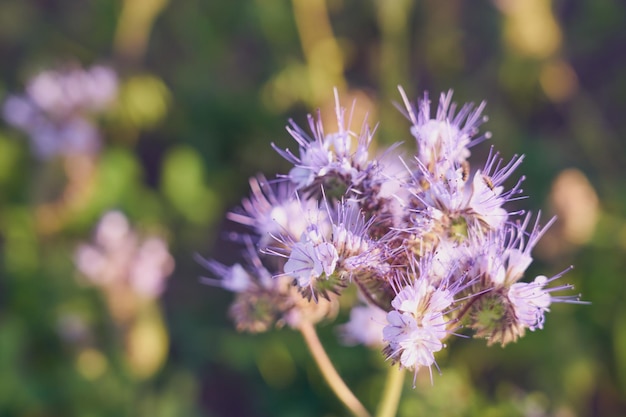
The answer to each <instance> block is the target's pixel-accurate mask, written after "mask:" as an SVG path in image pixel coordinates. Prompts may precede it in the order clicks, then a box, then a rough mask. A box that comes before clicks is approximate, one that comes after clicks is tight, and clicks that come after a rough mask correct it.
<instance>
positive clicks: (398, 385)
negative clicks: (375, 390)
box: [376, 366, 406, 417]
mask: <svg viewBox="0 0 626 417" xmlns="http://www.w3.org/2000/svg"><path fill="white" fill-rule="evenodd" d="M405 374H406V369H404V368H401V369H398V368H396V367H395V366H390V367H389V372H388V373H387V381H386V383H385V391H384V392H383V396H382V399H381V401H380V405H379V406H378V412H377V413H376V417H394V416H395V415H396V412H397V411H398V405H399V404H400V397H401V396H402V387H403V386H404V375H405Z"/></svg>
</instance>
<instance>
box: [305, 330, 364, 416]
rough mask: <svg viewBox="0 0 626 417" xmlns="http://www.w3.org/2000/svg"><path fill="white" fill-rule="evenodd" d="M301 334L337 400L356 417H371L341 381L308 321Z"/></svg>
mask: <svg viewBox="0 0 626 417" xmlns="http://www.w3.org/2000/svg"><path fill="white" fill-rule="evenodd" d="M299 329H300V333H302V336H303V337H304V341H305V342H306V344H307V346H308V347H309V350H310V351H311V355H313V359H315V362H316V363H317V366H318V368H319V369H320V372H321V373H322V375H323V376H324V379H326V382H327V383H328V385H329V386H330V388H331V389H332V390H333V391H334V392H335V395H337V398H339V400H341V402H343V403H344V405H345V406H346V407H347V408H348V409H349V410H350V411H351V412H352V414H353V415H354V416H355V417H371V415H370V413H369V412H368V411H367V410H366V409H365V407H364V406H363V404H361V402H360V401H359V400H358V398H356V396H355V395H354V394H353V393H352V391H350V388H348V386H347V385H346V383H345V382H344V381H343V379H341V377H340V376H339V374H338V373H337V370H336V369H335V367H334V366H333V364H332V362H331V361H330V358H329V357H328V355H327V354H326V350H324V347H323V346H322V343H321V342H320V339H319V337H318V336H317V332H316V331H315V327H314V326H313V325H312V324H311V323H309V322H306V321H303V322H302V323H301V324H300V328H299Z"/></svg>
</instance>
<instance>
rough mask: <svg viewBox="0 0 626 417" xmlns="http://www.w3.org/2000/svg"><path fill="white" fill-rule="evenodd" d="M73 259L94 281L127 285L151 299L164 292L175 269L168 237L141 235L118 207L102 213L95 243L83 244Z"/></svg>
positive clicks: (120, 286)
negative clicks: (166, 241) (167, 280)
mask: <svg viewBox="0 0 626 417" xmlns="http://www.w3.org/2000/svg"><path fill="white" fill-rule="evenodd" d="M74 259H75V263H76V267H77V268H78V270H79V271H80V272H81V274H82V275H84V276H85V277H86V278H87V279H88V280H89V281H90V282H91V283H93V284H94V285H96V286H99V287H103V288H116V289H124V291H130V292H132V293H134V294H136V295H138V296H140V297H144V298H149V299H154V298H157V297H159V296H160V295H161V294H162V293H163V291H164V290H165V284H166V279H167V277H168V276H169V275H170V274H171V273H172V272H173V270H174V258H173V257H172V255H170V253H169V251H168V248H167V244H166V243H165V241H164V240H163V239H162V238H160V237H156V236H151V237H147V238H141V237H140V236H139V235H138V234H137V233H136V232H135V231H134V230H132V229H131V227H130V224H129V222H128V219H127V218H126V216H124V215H123V214H122V213H121V212H119V211H111V212H108V213H106V214H105V215H104V216H103V217H102V219H101V220H100V222H99V223H98V226H97V227H96V231H95V235H94V240H93V243H84V244H81V245H80V246H79V247H78V248H77V250H76V253H75V256H74Z"/></svg>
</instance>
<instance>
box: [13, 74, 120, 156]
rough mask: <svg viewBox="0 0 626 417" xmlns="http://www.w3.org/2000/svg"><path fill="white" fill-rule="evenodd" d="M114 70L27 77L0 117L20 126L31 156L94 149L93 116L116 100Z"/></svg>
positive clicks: (97, 140)
mask: <svg viewBox="0 0 626 417" xmlns="http://www.w3.org/2000/svg"><path fill="white" fill-rule="evenodd" d="M117 91H118V79H117V74H116V73H115V72H114V71H113V70H112V69H111V68H108V67H105V66H100V65H96V66H93V67H91V68H89V69H86V70H83V69H81V68H68V69H66V70H60V71H54V70H47V71H43V72H41V73H39V74H38V75H36V76H35V77H34V78H32V79H31V80H30V81H29V82H28V85H27V87H26V93H25V94H23V95H10V96H9V97H8V98H7V99H6V101H5V102H4V106H3V111H2V113H3V117H4V119H5V120H6V121H7V123H9V124H10V125H12V126H14V127H15V128H17V129H20V130H22V131H24V132H25V133H26V134H27V135H28V136H29V138H30V140H31V145H32V150H33V153H34V154H35V156H37V157H39V158H41V159H47V158H50V157H53V156H56V155H67V154H77V153H78V154H93V153H95V152H97V151H98V150H99V148H100V141H101V139H100V132H99V131H98V128H97V127H96V125H95V124H94V122H93V118H94V117H96V116H97V115H99V114H101V113H102V112H104V111H105V110H106V109H107V108H108V107H109V106H110V105H111V104H112V103H113V101H114V100H115V99H116V97H117Z"/></svg>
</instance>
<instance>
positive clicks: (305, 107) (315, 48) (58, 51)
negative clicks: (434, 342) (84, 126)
mask: <svg viewBox="0 0 626 417" xmlns="http://www.w3.org/2000/svg"><path fill="white" fill-rule="evenodd" d="M624 28H626V5H625V4H624V3H623V2H621V1H619V0H598V1H582V0H577V1H569V2H566V1H557V0H555V1H548V0H545V1H541V0H532V1H531V0H527V1H524V0H494V1H493V2H480V3H474V2H471V3H470V2H461V1H459V0H453V1H447V2H438V1H436V0H424V1H412V0H402V1H383V0H371V1H356V0H328V1H326V2H324V1H323V0H292V1H289V0H271V1H270V0H233V1H229V2H226V1H222V2H217V1H212V2H211V1H202V0H179V1H171V2H169V3H168V2H166V1H150V2H148V1H145V2H143V1H140V0H116V1H111V0H88V1H80V2H74V1H70V0H28V1H25V0H3V1H2V2H0V56H1V57H2V59H1V60H0V95H2V98H6V97H8V95H9V94H17V93H21V92H22V91H23V89H24V88H25V85H26V83H27V82H28V80H29V79H30V78H31V77H32V76H34V75H35V74H37V73H38V72H39V71H41V70H45V69H49V68H55V67H58V66H62V65H66V64H67V63H68V62H69V63H79V64H81V65H84V66H88V65H92V64H99V63H100V64H101V63H104V64H107V65H111V66H112V67H114V68H115V69H116V70H117V71H118V74H119V77H120V82H121V87H120V88H121V90H120V95H119V98H118V100H117V102H116V103H115V106H114V107H113V108H112V109H111V110H110V111H109V112H107V113H106V114H104V115H103V116H102V118H101V120H99V121H98V123H99V127H100V129H101V131H102V132H103V136H104V141H103V146H102V150H101V151H100V153H99V154H98V155H97V156H96V157H95V158H94V159H93V160H90V161H88V162H85V161H84V160H70V159H64V158H62V157H60V158H56V159H52V160H38V159H36V158H35V157H33V156H32V154H31V152H30V149H29V143H28V140H27V138H26V135H24V134H23V133H21V132H19V131H16V130H15V129H13V128H12V127H10V126H9V125H8V124H2V125H0V256H1V263H0V416H29V417H36V416H37V417H39V416H41V417H43V416H81V417H92V416H93V417H105V416H116V417H117V416H151V417H152V416H157V417H158V416H163V417H166V416H190V417H191V416H221V417H237V416H250V417H252V416H277V417H280V416H284V417H309V416H310V417H312V416H343V415H346V411H345V410H344V409H343V408H342V406H341V404H340V403H339V402H338V401H337V400H336V399H335V398H334V396H333V395H332V393H331V392H330V390H329V389H328V388H327V387H326V386H325V384H324V382H323V381H322V379H321V377H320V375H319V373H318V371H317V370H316V369H315V367H314V364H313V362H312V360H311V359H310V357H309V355H308V352H307V350H306V348H305V346H304V344H303V342H302V340H300V337H299V335H298V334H295V333H293V332H291V331H287V330H283V331H273V332H270V333H268V334H263V335H259V336H251V335H246V334H239V333H237V332H236V331H235V330H234V329H233V328H232V325H231V323H230V321H229V319H228V316H227V309H228V304H229V301H230V295H229V294H227V293H226V292H223V291H221V290H220V289H217V288H213V287H207V286H203V285H201V284H200V283H199V281H198V277H199V276H201V275H203V274H205V271H203V270H202V268H201V267H200V266H199V265H198V264H196V262H195V261H194V260H193V255H194V253H196V252H198V253H200V254H201V255H203V256H208V257H216V258H218V259H220V260H224V261H225V262H227V263H228V262H230V261H232V260H234V259H235V258H236V246H235V245H232V244H230V243H228V242H226V243H224V241H223V239H222V238H223V237H224V234H225V233H226V232H227V231H228V230H229V229H228V225H227V224H225V223H224V222H223V221H222V219H223V217H224V214H225V212H226V211H227V210H229V209H230V208H232V207H233V206H234V205H236V204H238V202H239V200H240V199H241V198H242V197H244V196H245V195H246V193H247V179H248V177H250V176H252V175H255V174H256V173H257V172H264V173H265V174H266V175H267V176H268V177H271V176H272V175H273V174H275V173H277V172H284V171H285V170H286V164H285V162H284V161H282V160H281V159H280V158H279V156H278V155H276V153H275V152H274V151H273V150H272V149H271V147H270V142H276V143H277V144H279V145H280V146H288V147H291V148H293V147H294V144H293V143H292V142H291V140H290V138H289V137H288V135H287V133H286V132H285V131H284V128H283V127H284V125H285V123H286V120H287V119H288V118H289V117H293V118H294V119H295V120H296V121H299V122H301V124H304V115H305V113H306V112H309V111H313V110H315V109H316V108H321V109H322V112H324V111H327V110H328V106H329V103H330V100H331V99H332V88H333V87H334V86H336V87H337V88H338V89H339V90H340V95H341V97H342V101H343V102H344V103H350V102H351V100H352V99H353V98H357V99H358V102H357V103H358V106H359V108H358V109H357V112H359V111H360V112H361V113H362V114H364V113H365V112H368V113H369V117H370V118H369V120H370V122H371V123H372V124H374V123H376V122H377V121H378V120H380V122H381V125H380V129H379V131H378V132H379V133H378V136H377V141H378V143H379V145H385V144H390V143H393V142H396V141H398V140H407V141H408V142H410V136H409V134H408V123H407V122H406V121H405V120H404V119H403V117H402V116H401V115H400V114H399V113H398V112H397V111H396V110H395V109H394V108H393V105H392V104H391V103H392V102H393V101H399V100H400V97H399V94H398V93H397V90H396V86H397V85H398V84H401V85H403V86H404V87H405V89H407V91H408V92H409V94H410V95H411V96H412V97H417V96H418V94H421V92H422V91H423V90H429V91H430V92H431V96H433V97H435V96H436V95H437V94H438V93H439V92H440V91H446V90H447V89H449V88H453V89H454V90H455V99H456V100H457V101H458V102H465V101H476V102H478V101H481V100H483V99H485V100H487V102H488V106H487V110H486V113H487V114H488V115H489V116H490V121H489V122H488V123H487V124H486V126H487V129H489V130H490V131H492V132H493V139H491V142H492V143H493V144H494V145H495V147H496V148H497V149H499V150H500V151H501V152H502V155H503V156H504V158H505V159H508V158H509V157H510V156H512V155H513V154H514V153H524V154H526V155H527V159H526V161H525V163H524V164H523V166H522V171H523V173H524V174H525V175H526V177H527V180H526V184H525V191H526V193H527V194H528V195H529V196H530V198H529V200H526V201H524V204H526V207H527V206H528V205H530V206H531V207H532V208H533V210H535V211H536V210H539V209H542V210H544V211H547V212H558V213H559V214H560V215H561V216H562V217H563V219H562V224H564V225H568V229H565V228H559V226H557V227H556V228H555V229H556V230H555V231H554V234H553V235H552V237H549V236H546V238H547V240H548V242H547V243H546V246H545V247H544V248H541V249H540V250H539V251H538V252H540V253H538V254H537V255H538V258H539V261H538V265H536V266H533V268H532V269H533V270H532V271H531V272H532V273H536V274H539V273H540V272H545V273H546V274H548V275H549V274H553V273H556V272H558V271H559V270H561V269H563V268H565V267H566V266H567V265H569V264H574V265H575V269H574V270H573V271H572V272H570V273H568V275H567V280H568V281H570V282H571V283H573V284H575V286H576V288H577V290H579V291H580V292H581V293H582V294H583V298H584V299H585V300H590V301H591V302H592V304H591V305H590V306H572V305H557V306H555V307H554V308H553V311H552V312H551V313H550V314H549V315H548V317H547V320H546V325H545V329H543V330H542V331H538V332H536V333H530V334H528V335H527V336H526V337H524V338H523V339H522V340H520V341H519V342H517V343H516V344H515V345H512V346H507V347H506V348H505V349H501V348H499V347H491V348H487V347H486V346H485V344H484V343H482V342H481V341H479V340H464V339H457V340H454V341H453V343H451V346H450V349H448V350H447V351H446V352H442V353H443V354H442V355H441V356H439V358H438V362H439V364H440V366H441V371H442V375H441V376H439V375H435V376H434V385H433V386H431V384H430V379H429V377H428V375H427V372H423V373H422V374H420V375H418V379H417V387H416V388H415V389H412V388H411V384H410V381H408V380H407V384H406V387H405V390H404V395H403V401H402V403H401V405H400V409H399V416H406V417H409V416H433V415H436V416H481V417H491V416H494V417H495V416H507V417H508V416H558V417H569V416H581V417H586V416H605V417H612V416H615V417H618V416H624V415H626V307H624V302H623V300H625V299H626V286H624V285H623V281H622V280H623V271H624V270H626V256H625V255H626V215H625V213H626V193H625V192H624V184H626V175H625V174H624V168H623V167H624V164H626V143H625V139H624V138H626V123H624V117H623V114H622V113H623V111H624V108H626V78H625V77H624V76H623V74H624V73H626V58H625V57H626V55H624V47H625V46H626V30H625V29H624ZM487 150H488V145H485V144H482V145H479V146H478V147H477V148H476V151H475V155H474V157H475V159H474V160H475V161H480V160H481V158H484V155H485V154H486V152H487ZM567 168H575V169H576V170H577V171H576V172H579V173H582V174H583V175H582V178H584V181H583V182H582V183H581V182H580V181H579V182H578V183H575V184H574V185H573V186H571V187H565V188H566V191H567V190H570V189H573V188H572V187H574V186H575V185H576V184H578V185H580V184H583V186H586V187H587V188H586V189H585V190H587V191H588V192H587V194H584V193H583V196H584V197H579V198H574V199H573V200H568V201H570V203H567V204H566V208H567V207H570V206H576V207H578V205H580V206H581V207H583V208H585V207H587V211H580V212H575V213H578V214H574V215H570V214H568V213H570V212H569V211H567V210H566V209H563V206H562V205H559V204H558V202H556V200H555V199H554V198H555V197H554V196H555V195H556V189H555V186H554V184H555V182H554V181H555V179H556V178H558V177H559V175H561V174H562V173H563V171H564V170H565V169H567ZM587 181H588V182H587ZM589 190H591V191H589ZM566 194H567V193H566ZM570 194H571V193H570ZM570 194H568V195H570ZM594 198H597V200H594ZM594 201H595V203H594ZM111 209H118V210H121V211H123V212H124V213H125V214H126V215H127V216H128V217H129V219H130V220H131V222H132V224H133V225H134V226H136V227H137V228H138V229H139V230H142V231H144V232H146V233H157V234H159V235H161V236H164V237H165V238H166V239H167V240H168V243H169V247H170V250H171V252H172V254H173V255H174V258H175V261H176V269H175V272H174V273H173V274H172V276H171V277H170V278H169V280H168V284H167V290H166V292H165V293H164V294H163V295H162V296H161V298H160V299H159V300H158V301H157V302H155V303H153V304H147V305H142V306H140V307H138V308H137V310H136V311H135V313H134V314H135V315H134V316H132V320H130V321H124V320H122V319H120V318H119V317H118V316H116V315H115V313H114V310H112V308H111V304H110V303H111V298H110V297H108V296H107V295H106V294H104V292H103V291H102V290H101V289H100V287H97V286H94V285H90V284H88V283H87V282H86V281H85V280H84V279H83V278H81V277H80V275H79V274H78V273H77V271H76V267H75V266H74V261H73V259H74V256H75V255H74V254H75V248H76V247H77V246H78V245H79V244H80V243H81V242H86V241H89V240H90V239H91V236H92V231H93V230H94V227H95V225H96V222H97V221H98V219H99V218H100V217H101V215H102V214H103V213H104V212H106V211H107V210H111ZM559 210H561V211H559ZM563 210H565V211H563ZM580 213H582V214H580ZM568 216H570V217H568ZM572 216H573V217H572ZM589 216H592V217H593V219H594V221H592V222H591V224H592V226H591V229H590V230H586V231H583V232H584V233H583V232H578V233H579V235H576V236H581V235H580V233H583V235H582V236H583V238H577V239H574V238H573V237H572V236H574V235H572V233H576V230H579V229H580V228H579V229H576V227H577V224H578V223H577V219H578V220H581V218H582V217H589ZM569 228H573V229H571V230H574V232H571V230H570V229H569ZM585 233H586V234H585ZM107 297H108V298H107ZM345 319H346V316H345V314H344V315H342V316H341V317H340V319H339V320H340V321H341V320H345ZM320 333H321V336H322V338H323V341H324V343H325V344H326V345H327V346H328V350H329V354H330V356H331V358H333V359H334V360H335V362H336V364H337V367H338V370H339V371H340V373H341V374H342V375H343V376H345V379H346V381H347V382H348V385H350V386H351V387H353V388H354V390H355V392H356V394H357V396H359V397H360V398H362V399H363V401H364V403H365V405H366V406H367V407H369V408H370V409H375V406H376V404H377V400H378V396H379V395H380V391H381V389H382V384H383V382H384V374H385V372H384V370H385V368H386V367H387V366H388V364H386V363H384V362H383V361H382V355H381V354H380V353H379V352H372V351H369V350H367V349H364V348H358V347H357V348H347V347H343V346H341V345H339V344H338V343H337V341H336V340H335V339H336V338H335V333H334V330H333V328H332V326H330V325H329V326H322V327H321V328H320ZM129 335H130V336H129ZM159 349H162V351H163V352H162V353H159ZM150 355H152V356H150ZM160 355H161V356H160ZM163 355H165V356H163ZM151 358H152V359H151ZM137 361H139V362H137ZM141 361H144V362H141ZM145 361H148V362H147V363H146V362H145ZM138 366H139V368H137V367H138ZM142 366H143V367H142ZM138 369H140V371H138ZM409 379H410V378H409Z"/></svg>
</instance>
